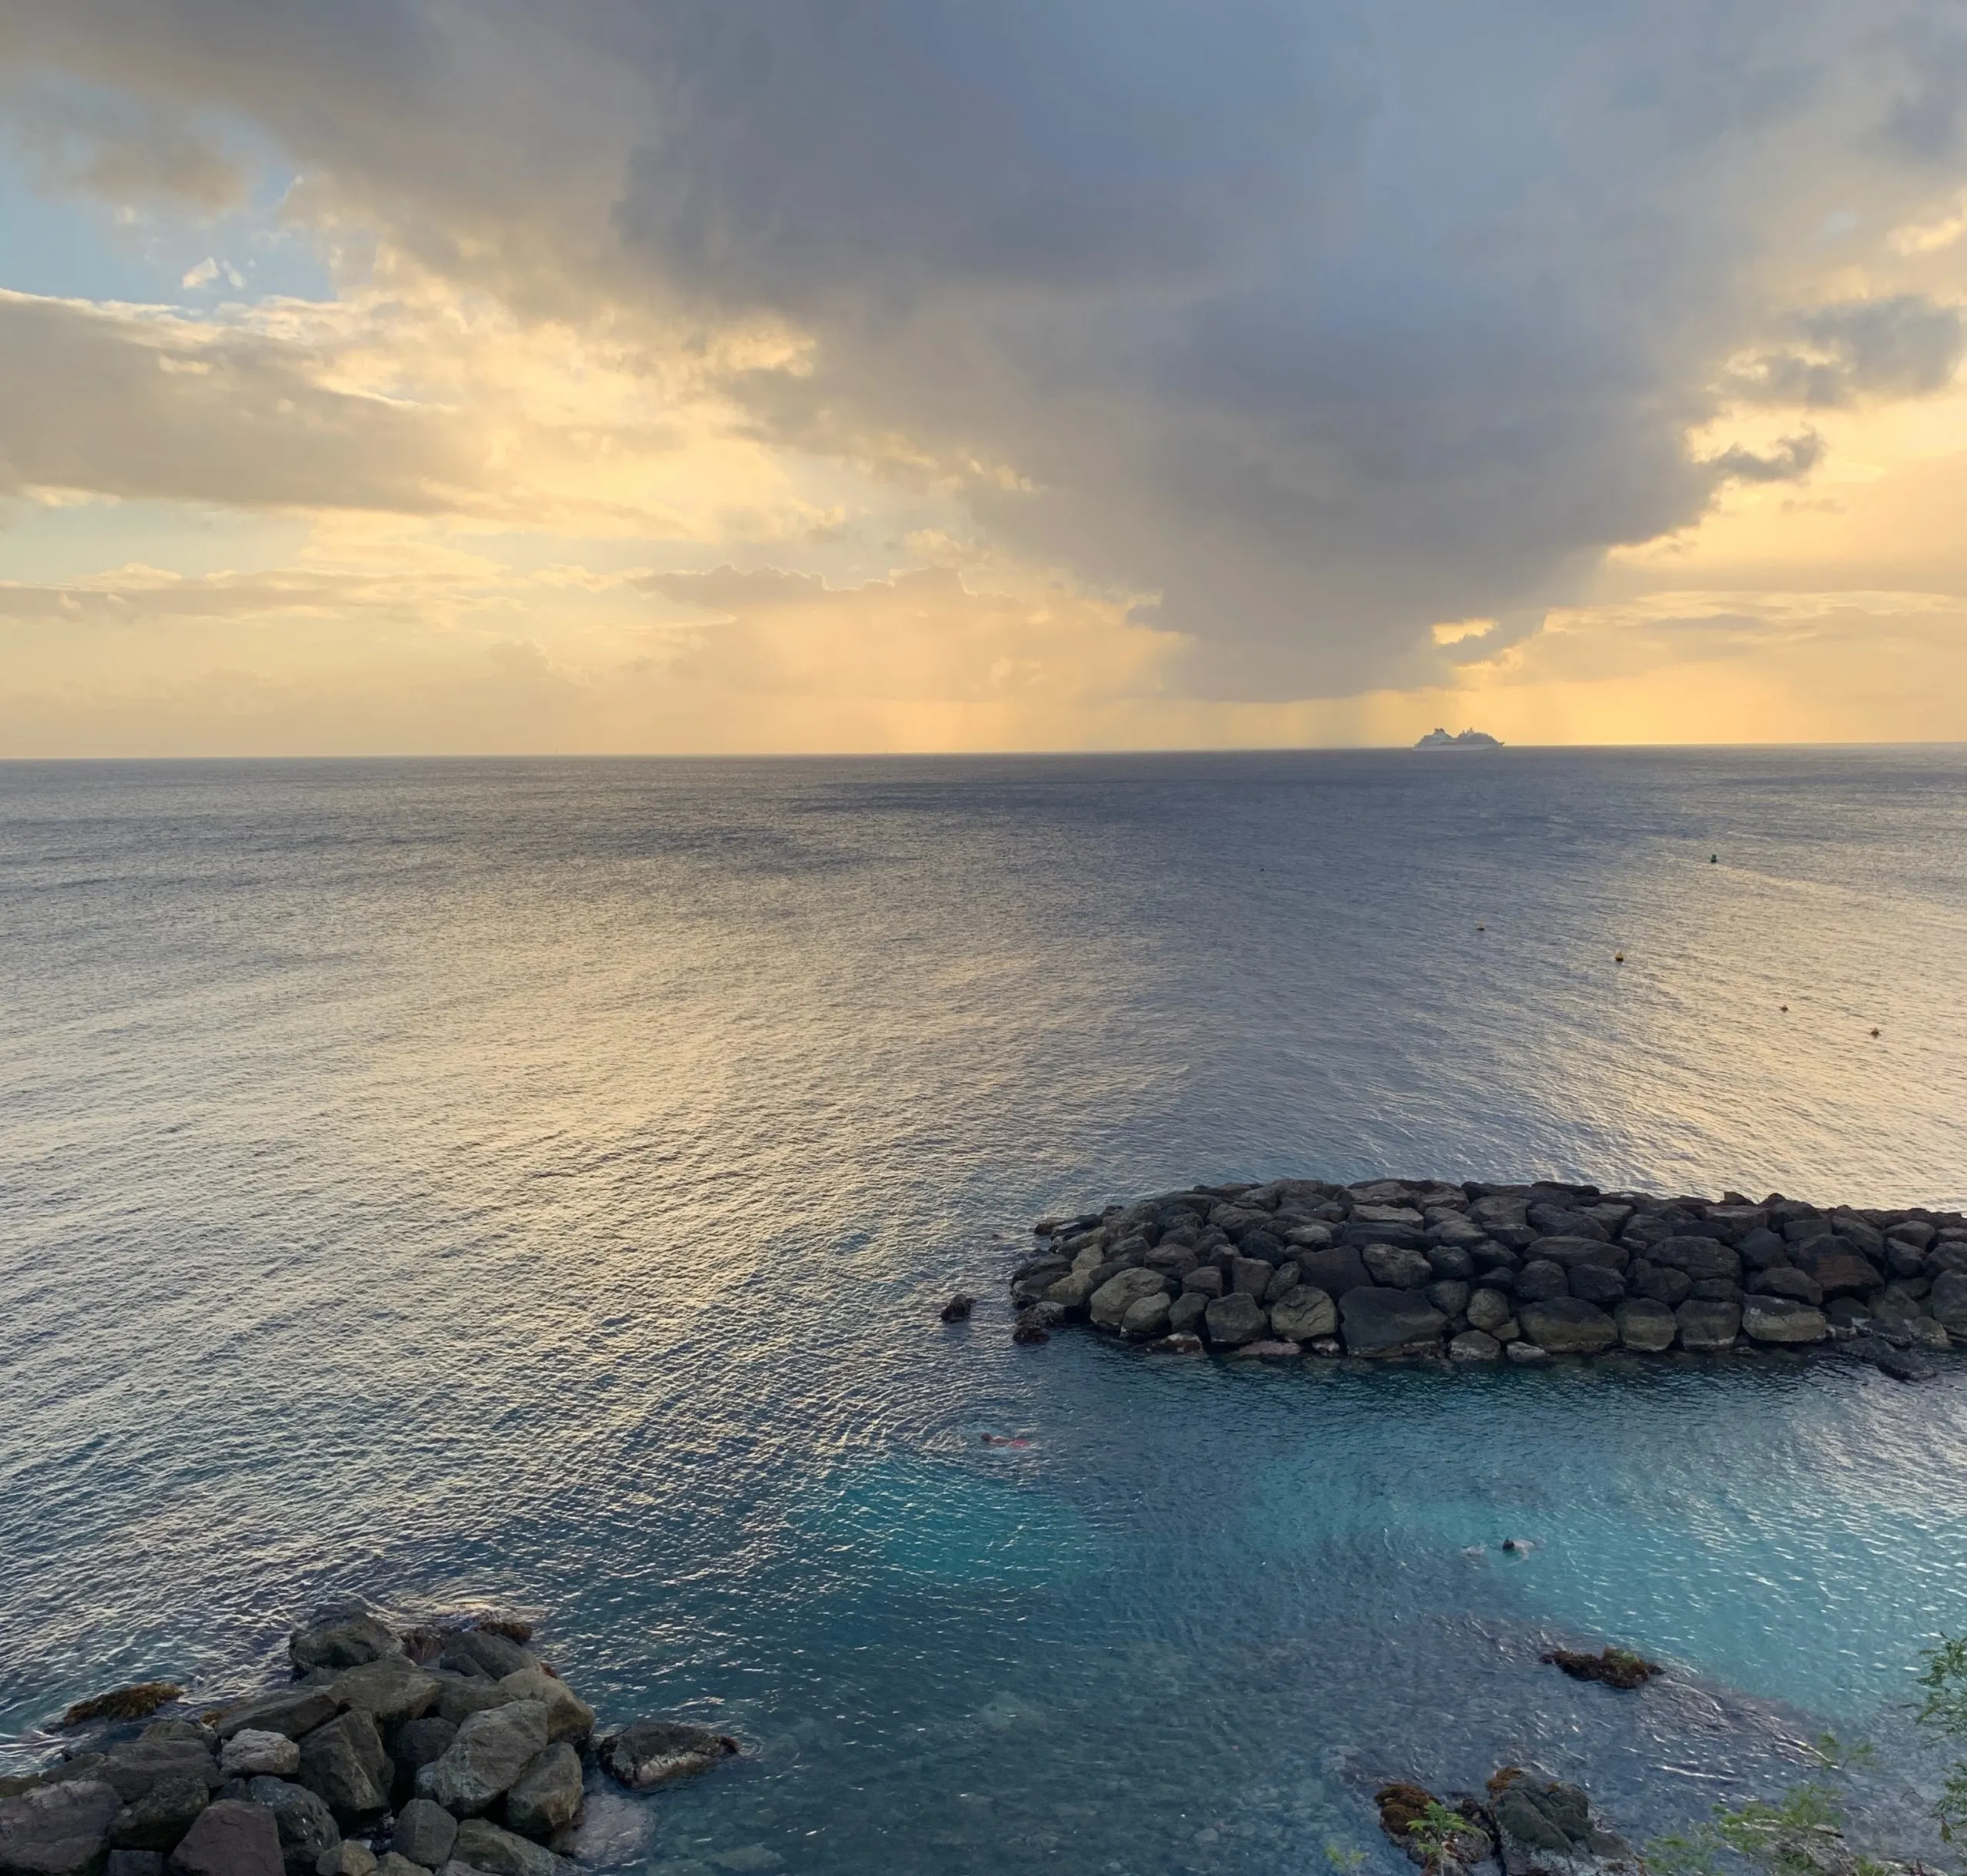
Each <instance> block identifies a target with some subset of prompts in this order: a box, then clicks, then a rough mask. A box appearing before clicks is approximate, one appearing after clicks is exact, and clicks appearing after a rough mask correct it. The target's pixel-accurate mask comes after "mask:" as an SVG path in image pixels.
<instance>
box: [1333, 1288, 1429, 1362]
mask: <svg viewBox="0 0 1967 1876" xmlns="http://www.w3.org/2000/svg"><path fill="white" fill-rule="evenodd" d="M1338 1312H1339V1317H1340V1320H1341V1323H1342V1331H1343V1333H1344V1336H1345V1348H1346V1352H1347V1353H1348V1354H1352V1355H1368V1356H1401V1355H1423V1354H1433V1353H1436V1352H1437V1351H1438V1350H1439V1348H1440V1346H1441V1333H1442V1331H1443V1330H1445V1329H1446V1328H1447V1327H1448V1318H1447V1317H1445V1316H1444V1315H1443V1314H1442V1313H1441V1311H1440V1310H1438V1309H1436V1308H1435V1307H1434V1305H1433V1304H1432V1303H1429V1302H1428V1300H1427V1298H1426V1297H1425V1296H1424V1295H1421V1294H1418V1293H1416V1292H1415V1291H1412V1290H1384V1289H1375V1288H1373V1287H1371V1286H1366V1287H1362V1288H1359V1289H1357V1290H1348V1291H1347V1292H1346V1293H1345V1295H1344V1296H1343V1297H1341V1298H1340V1299H1339V1304H1338Z"/></svg>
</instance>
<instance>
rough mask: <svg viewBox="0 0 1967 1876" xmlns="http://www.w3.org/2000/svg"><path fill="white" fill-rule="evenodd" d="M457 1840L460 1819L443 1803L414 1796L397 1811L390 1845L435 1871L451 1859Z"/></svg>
mask: <svg viewBox="0 0 1967 1876" xmlns="http://www.w3.org/2000/svg"><path fill="white" fill-rule="evenodd" d="M457 1839H458V1821H457V1819H456V1818H454V1817H453V1816H452V1815H451V1814H450V1813H449V1811H446V1809H445V1808H443V1805H439V1804H433V1802H432V1801H430V1799H429V1798H412V1799H411V1800H410V1802H409V1803H408V1804H406V1805H404V1806H403V1808H402V1810H400V1811H398V1812H397V1813H396V1828H395V1829H394V1831H392V1832H391V1833H390V1848H391V1849H392V1850H393V1851H395V1852H396V1854H397V1855H398V1856H400V1857H407V1858H409V1859H410V1861H411V1862H413V1863H420V1864H423V1867H424V1868H426V1869H427V1870H434V1869H440V1868H442V1867H443V1865H444V1864H446V1862H448V1861H449V1859H450V1854H451V1846H452V1844H454V1843H456V1841H457Z"/></svg>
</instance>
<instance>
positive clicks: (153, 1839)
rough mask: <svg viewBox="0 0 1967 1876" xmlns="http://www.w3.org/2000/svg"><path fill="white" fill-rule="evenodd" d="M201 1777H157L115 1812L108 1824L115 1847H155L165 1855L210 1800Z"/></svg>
mask: <svg viewBox="0 0 1967 1876" xmlns="http://www.w3.org/2000/svg"><path fill="white" fill-rule="evenodd" d="M210 1803H211V1788H210V1787H209V1786H208V1785H207V1784H206V1783H205V1781H204V1779H203V1778H185V1777H183V1776H178V1777H176V1778H160V1779H158V1781H157V1782H156V1783H155V1784H154V1785H152V1786H151V1788H150V1789H149V1790H148V1791H146V1792H145V1793H144V1795H143V1796H142V1797H141V1798H138V1800H137V1801H136V1802H135V1803H134V1804H133V1805H124V1807H123V1808H122V1809H121V1811H118V1812H117V1814H116V1816H115V1818H114V1821H113V1822H112V1823H111V1825H110V1827H109V1842H110V1847H111V1848H112V1849H115V1850H157V1851H164V1852H165V1853H166V1854H168V1853H169V1852H170V1851H173V1850H175V1849H176V1848H177V1845H178V1841H179V1840H180V1839H181V1838H182V1837H183V1836H184V1833H185V1832H186V1831H188V1830H189V1829H190V1828H191V1826H192V1825H193V1824H194V1823H195V1822H196V1821H197V1816H198V1813H199V1812H200V1811H203V1810H204V1808H205V1807H206V1805H208V1804H210Z"/></svg>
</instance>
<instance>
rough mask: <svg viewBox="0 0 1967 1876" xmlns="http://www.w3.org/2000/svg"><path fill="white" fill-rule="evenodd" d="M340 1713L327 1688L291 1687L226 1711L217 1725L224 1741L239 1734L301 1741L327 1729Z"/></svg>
mask: <svg viewBox="0 0 1967 1876" xmlns="http://www.w3.org/2000/svg"><path fill="white" fill-rule="evenodd" d="M339 1711H340V1708H338V1707H337V1705H336V1704H335V1700H334V1696H333V1695H331V1694H330V1693H329V1692H327V1691H326V1689H324V1688H319V1687H290V1688H282V1689H281V1690H280V1692H278V1693H277V1694H265V1695H261V1696H260V1698H258V1699H257V1700H247V1701H244V1702H241V1703H240V1705H237V1706H236V1707H227V1708H226V1709H225V1711H224V1712H223V1713H221V1715H219V1717H218V1719H217V1722H215V1724H216V1726H217V1732H218V1736H219V1738H221V1739H230V1738H231V1737H232V1735H234V1733H240V1732H256V1733H284V1734H286V1735H287V1738H290V1739H298V1738H300V1736H301V1735H302V1734H304V1733H311V1732H313V1730H314V1728H316V1727H317V1726H325V1725H327V1723H328V1722H329V1721H330V1720H331V1719H333V1718H334V1716H335V1715H336V1714H337V1712H339Z"/></svg>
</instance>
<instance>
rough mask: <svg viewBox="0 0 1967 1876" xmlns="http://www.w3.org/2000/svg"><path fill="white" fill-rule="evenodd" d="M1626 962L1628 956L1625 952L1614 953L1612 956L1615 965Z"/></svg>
mask: <svg viewBox="0 0 1967 1876" xmlns="http://www.w3.org/2000/svg"><path fill="white" fill-rule="evenodd" d="M1612 961H1613V963H1614V964H1624V962H1625V961H1626V955H1625V953H1624V951H1614V952H1613V954H1612Z"/></svg>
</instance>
